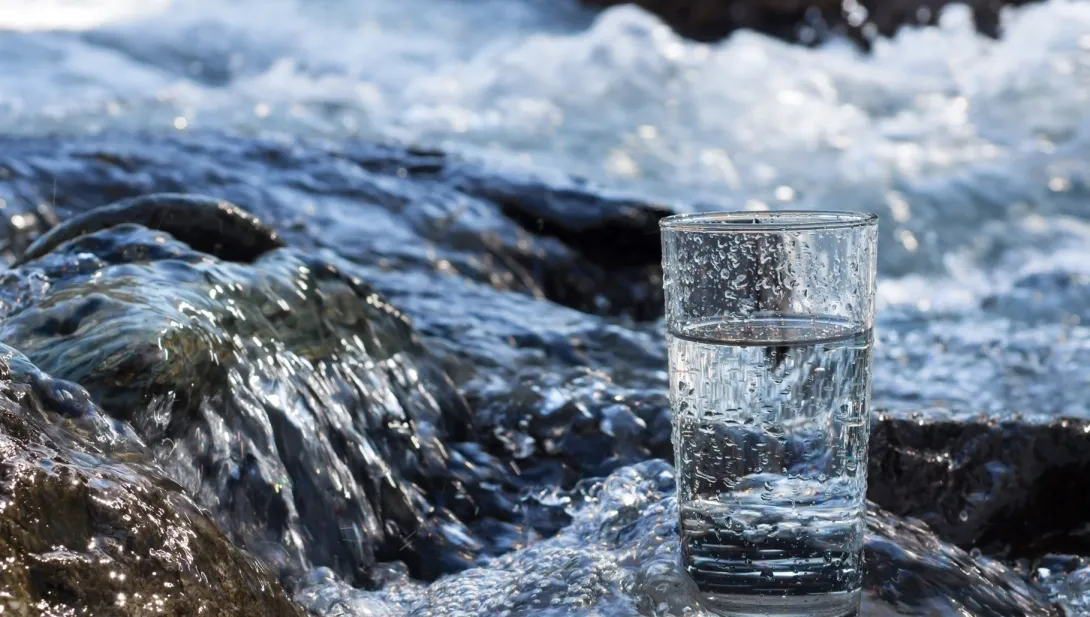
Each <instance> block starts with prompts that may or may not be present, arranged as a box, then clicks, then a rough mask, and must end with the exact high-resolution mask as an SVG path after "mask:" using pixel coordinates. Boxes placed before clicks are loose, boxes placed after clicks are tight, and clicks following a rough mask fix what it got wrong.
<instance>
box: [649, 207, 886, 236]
mask: <svg viewBox="0 0 1090 617" xmlns="http://www.w3.org/2000/svg"><path fill="white" fill-rule="evenodd" d="M877 224H878V215H877V214H873V213H870V212H851V211H848V210H776V211H748V210H736V211H730V212H727V211H724V212H695V213H690V214H674V215H671V216H668V217H666V218H663V219H662V220H660V221H659V227H660V228H662V229H663V230H664V231H666V230H669V231H688V232H733V233H746V232H776V231H824V230H836V229H851V228H853V227H873V226H875V225H877Z"/></svg>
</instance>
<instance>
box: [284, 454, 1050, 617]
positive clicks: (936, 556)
mask: <svg viewBox="0 0 1090 617" xmlns="http://www.w3.org/2000/svg"><path fill="white" fill-rule="evenodd" d="M673 481H674V476H673V470H672V469H671V468H670V466H669V465H667V464H665V463H663V462H661V461H648V462H644V463H641V464H639V465H635V466H632V467H625V468H622V469H618V470H617V471H616V472H614V473H613V474H612V475H611V476H610V477H608V478H606V479H604V480H602V481H599V482H595V483H590V484H588V485H586V486H584V487H582V488H581V489H580V490H579V491H576V492H575V493H573V494H572V499H573V502H572V504H573V507H572V514H573V518H572V522H571V524H570V525H568V526H567V527H565V528H564V529H563V530H562V531H560V533H558V534H557V535H556V536H555V537H553V538H551V539H548V540H544V541H541V542H538V543H536V544H534V545H532V546H530V547H528V548H525V549H522V550H519V551H516V552H513V553H510V554H508V555H505V556H504V557H501V558H499V559H496V560H494V561H491V562H489V563H487V564H485V565H484V566H483V567H481V568H477V569H473V570H468V571H466V572H462V573H460V574H457V575H454V576H451V577H448V578H445V579H443V580H441V581H439V582H437V583H435V584H433V585H430V586H428V587H426V588H422V587H416V586H412V585H411V584H409V583H408V581H406V580H405V579H404V578H396V577H395V578H393V579H391V580H390V581H388V582H387V583H386V585H385V586H383V587H381V588H380V589H378V590H376V591H361V590H356V589H350V588H348V587H347V586H345V585H344V584H343V583H340V582H338V581H337V580H336V579H335V578H333V577H330V576H328V575H327V574H325V573H316V574H315V576H313V577H312V578H311V579H310V581H308V582H309V586H308V587H307V588H306V589H305V590H304V591H303V592H301V593H300V594H299V595H297V596H296V598H297V599H298V600H299V601H300V602H301V603H302V604H303V605H304V606H305V607H307V608H308V609H310V610H311V611H313V612H314V613H316V614H319V615H344V616H353V617H362V616H368V615H385V614H388V613H393V614H397V613H398V612H400V611H405V612H409V613H411V614H427V615H441V616H444V617H463V616H465V617H469V616H470V615H481V614H492V613H494V612H495V613H499V612H501V611H509V612H510V613H511V614H543V615H558V616H559V615H565V616H591V615H630V614H641V615H654V616H662V617H666V616H668V615H674V616H680V615H685V614H693V613H692V611H693V608H694V607H698V606H700V600H699V597H698V590H697V589H695V587H694V586H693V583H692V582H691V580H690V579H689V578H688V577H687V576H686V575H685V574H684V572H683V571H682V570H681V568H680V567H679V565H678V556H677V550H678V537H677V503H676V501H675V500H674V497H673ZM865 551H866V559H867V564H868V569H867V575H866V579H865V581H864V600H863V607H862V611H861V615H863V616H865V617H886V616H890V615H928V616H929V617H943V616H947V615H949V616H951V617H953V616H959V617H964V616H966V615H968V616H970V617H975V616H980V617H984V616H988V617H991V616H994V615H1023V616H1035V617H1036V616H1039V617H1046V616H1050V615H1052V614H1053V613H1052V609H1051V607H1050V605H1049V603H1048V601H1047V600H1046V599H1045V597H1044V595H1043V594H1042V593H1039V592H1037V591H1035V590H1033V589H1031V588H1030V587H1029V586H1028V585H1027V584H1026V583H1025V581H1024V580H1022V578H1021V577H1020V576H1019V575H1018V574H1017V573H1015V572H1013V571H1012V570H1010V569H1009V568H1007V567H1005V566H1003V565H1002V564H999V563H997V562H994V561H990V560H988V559H983V558H974V557H973V556H971V555H969V554H968V553H966V552H965V551H963V550H961V549H958V548H957V547H954V546H952V545H950V544H947V543H944V542H943V541H941V540H939V539H938V538H937V537H935V535H934V534H932V533H931V532H930V531H928V530H927V529H926V528H925V527H923V526H921V525H918V524H913V523H909V522H907V521H904V520H902V519H899V518H898V517H896V516H894V515H892V514H889V513H888V512H884V511H882V510H880V509H878V508H876V507H871V508H870V510H869V511H868V519H867V539H866V547H865ZM467 589H472V590H473V591H472V593H466V590H467ZM331 608H332V609H333V610H330V609H331ZM697 614H699V613H697Z"/></svg>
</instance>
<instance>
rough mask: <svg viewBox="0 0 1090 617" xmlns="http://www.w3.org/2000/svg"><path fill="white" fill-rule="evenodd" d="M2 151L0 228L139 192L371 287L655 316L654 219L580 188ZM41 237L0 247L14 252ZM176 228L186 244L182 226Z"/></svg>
mask: <svg viewBox="0 0 1090 617" xmlns="http://www.w3.org/2000/svg"><path fill="white" fill-rule="evenodd" d="M2 146H3V148H2V151H0V198H2V199H4V200H5V202H6V204H7V209H6V212H7V216H8V217H9V220H11V219H10V217H14V216H19V217H21V218H20V219H19V220H20V221H23V220H24V218H23V217H25V220H26V221H28V222H29V221H37V220H38V219H37V218H32V215H33V213H34V212H35V208H36V207H37V205H38V204H43V203H47V204H51V206H50V208H51V211H55V212H56V213H57V214H58V215H59V217H60V218H69V217H72V216H76V215H79V214H81V213H84V212H87V211H88V210H91V209H93V208H98V207H101V206H105V205H107V204H109V203H112V202H114V201H117V200H121V199H126V198H133V197H137V196H142V195H147V194H149V193H163V192H171V193H176V192H187V193H199V194H203V195H207V196H209V197H210V198H213V199H217V200H226V201H229V202H232V203H235V204H238V205H239V206H241V207H242V208H243V209H244V210H246V211H249V212H252V213H256V214H259V216H260V218H261V219H262V220H263V221H264V222H265V224H267V225H269V226H271V227H273V228H275V229H277V232H278V233H279V235H280V237H281V238H283V239H284V240H285V241H287V242H288V243H289V244H291V245H293V246H296V247H299V248H305V249H316V248H323V247H328V248H330V249H333V250H335V251H336V252H337V253H338V254H339V255H340V256H342V257H345V258H347V259H349V260H351V261H353V262H355V263H357V264H361V265H366V266H373V267H374V268H375V269H376V270H379V271H380V272H378V273H376V274H381V273H382V272H389V271H403V272H404V271H416V272H428V271H430V272H435V273H439V274H443V275H451V276H459V277H464V278H465V279H468V280H471V281H475V282H480V283H484V284H486V285H489V286H490V287H492V288H494V289H499V290H512V291H518V292H522V293H526V294H528V295H530V296H533V297H538V298H550V299H552V300H554V301H556V302H558V303H561V304H564V305H567V306H571V307H574V308H577V309H579V310H583V311H587V312H590V313H595V314H608V315H628V316H632V317H635V318H638V319H644V318H653V317H655V316H657V315H659V314H661V312H662V296H661V278H660V275H659V274H658V268H659V266H658V264H659V253H658V251H659V248H658V238H657V233H658V227H657V221H658V220H659V219H660V218H662V217H663V216H665V215H666V214H667V213H668V211H667V210H666V209H664V208H662V207H660V206H656V205H649V204H643V203H639V202H635V201H632V200H626V199H623V198H620V197H612V196H609V195H607V194H605V193H604V192H603V191H599V190H596V189H595V187H593V186H590V185H588V184H587V183H585V182H582V181H579V180H574V179H570V178H563V177H562V178H538V177H534V176H531V175H525V174H518V173H514V172H499V171H490V170H487V169H482V168H480V167H477V166H473V165H469V164H465V163H462V162H460V161H458V160H457V159H453V158H451V157H448V156H445V155H443V154H440V153H435V152H430V151H426V150H418V149H404V148H393V147H384V146H378V145H374V144H368V143H354V144H348V145H345V146H343V147H341V148H337V149H326V148H319V147H306V146H303V145H300V144H292V143H288V144H284V143H279V142H275V141H272V140H248V139H241V138H231V137H224V136H221V135H214V134H203V135H202V134H196V133H195V134H193V135H192V136H186V137H183V138H181V139H175V138H165V137H158V136H142V137H132V136H128V137H121V136H119V137H105V138H102V137H99V138H95V137H90V138H74V139H67V138H66V139H63V140H62V139H53V138H48V137H46V138H41V137H31V138H5V139H4V140H3V143H2ZM179 161H186V163H185V164H179ZM138 203H139V202H138ZM160 207H161V206H154V207H152V211H154V210H155V209H156V208H160ZM102 216H103V215H102V214H101V213H100V214H98V215H96V217H98V218H99V219H101V218H102ZM213 218H214V217H213ZM209 220H212V219H209ZM232 220H233V219H232ZM133 222H140V221H133ZM44 225H45V224H44V223H43V224H41V225H35V226H34V227H33V228H32V229H29V230H27V231H23V232H20V233H19V234H13V233H12V232H11V231H9V234H11V235H9V236H8V237H7V238H0V239H6V240H7V241H8V244H11V245H12V246H22V245H25V244H26V241H27V237H28V236H30V235H32V234H33V233H34V232H35V231H36V230H40V229H42V227H43V226H44ZM190 225H191V227H189V228H190V229H191V230H193V233H191V234H189V235H190V237H192V239H195V240H199V234H198V233H197V232H196V226H195V225H196V221H192V222H191V223H190ZM153 226H156V225H153ZM2 231H3V230H0V233H2ZM174 231H178V229H175V230H174ZM262 234H264V232H261V234H255V233H254V230H253V229H250V230H249V231H245V232H242V233H234V232H228V233H224V232H220V233H214V234H211V235H212V236H214V237H219V238H222V239H224V240H226V239H228V238H235V237H239V238H241V237H246V238H249V239H250V240H248V241H253V242H256V241H257V238H258V237H259V236H260V237H261V238H263V239H262V240H261V242H262V244H261V246H264V247H268V246H272V245H271V244H269V239H268V238H267V237H266V236H267V234H266V235H262ZM180 237H181V236H180ZM188 239H189V238H185V237H183V240H187V241H188ZM222 245H223V246H224V247H230V246H233V242H224V243H222ZM193 246H195V247H198V248H209V247H203V246H202V245H201V244H200V243H199V242H198V243H197V244H194V245H193ZM254 246H257V245H254ZM210 250H212V249H210ZM250 252H253V251H250ZM212 253H213V254H215V253H216V251H215V250H212ZM30 256H31V257H32V256H33V254H32V255H30ZM369 278H370V277H369Z"/></svg>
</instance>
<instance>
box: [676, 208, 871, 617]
mask: <svg viewBox="0 0 1090 617" xmlns="http://www.w3.org/2000/svg"><path fill="white" fill-rule="evenodd" d="M661 229H662V247H663V256H662V264H663V271H664V279H663V285H664V288H665V295H666V332H667V335H666V339H667V345H668V347H669V358H670V398H671V407H672V424H673V435H672V437H673V445H674V452H675V457H676V467H677V498H678V506H679V510H680V533H681V558H682V561H683V566H684V567H685V569H686V571H687V572H688V573H689V575H690V576H691V577H692V578H693V580H694V581H695V582H696V584H697V586H698V587H699V589H700V591H701V596H702V599H703V601H704V603H705V605H706V607H707V608H709V609H710V610H712V611H714V612H717V613H722V614H725V615H739V616H746V615H775V616H788V615H791V616H794V615H798V616H800V617H801V616H804V615H805V616H806V617H840V616H842V615H851V614H854V613H855V612H857V610H858V607H859V600H860V587H861V584H862V563H861V560H862V548H863V532H864V516H865V511H866V505H865V499H866V484H867V440H868V437H869V433H870V423H869V414H868V400H869V398H870V386H871V346H872V341H873V334H872V332H873V323H874V293H875V270H876V253H877V251H876V245H877V231H878V221H877V217H876V216H874V215H871V214H860V213H851V212H731V213H715V214H685V215H678V216H671V217H667V218H665V219H663V220H662V222H661Z"/></svg>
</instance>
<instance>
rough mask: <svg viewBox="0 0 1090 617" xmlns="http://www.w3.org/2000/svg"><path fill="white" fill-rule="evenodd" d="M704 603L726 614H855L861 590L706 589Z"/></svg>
mask: <svg viewBox="0 0 1090 617" xmlns="http://www.w3.org/2000/svg"><path fill="white" fill-rule="evenodd" d="M702 597H703V599H704V607H705V608H707V609H708V610H709V611H711V612H712V613H713V614H716V615H722V616H723V617H854V616H856V615H858V614H859V601H860V598H861V597H862V596H861V593H860V591H858V590H857V591H844V592H837V593H822V594H808V595H804V596H765V595H757V594H723V593H706V594H703V595H702Z"/></svg>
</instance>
